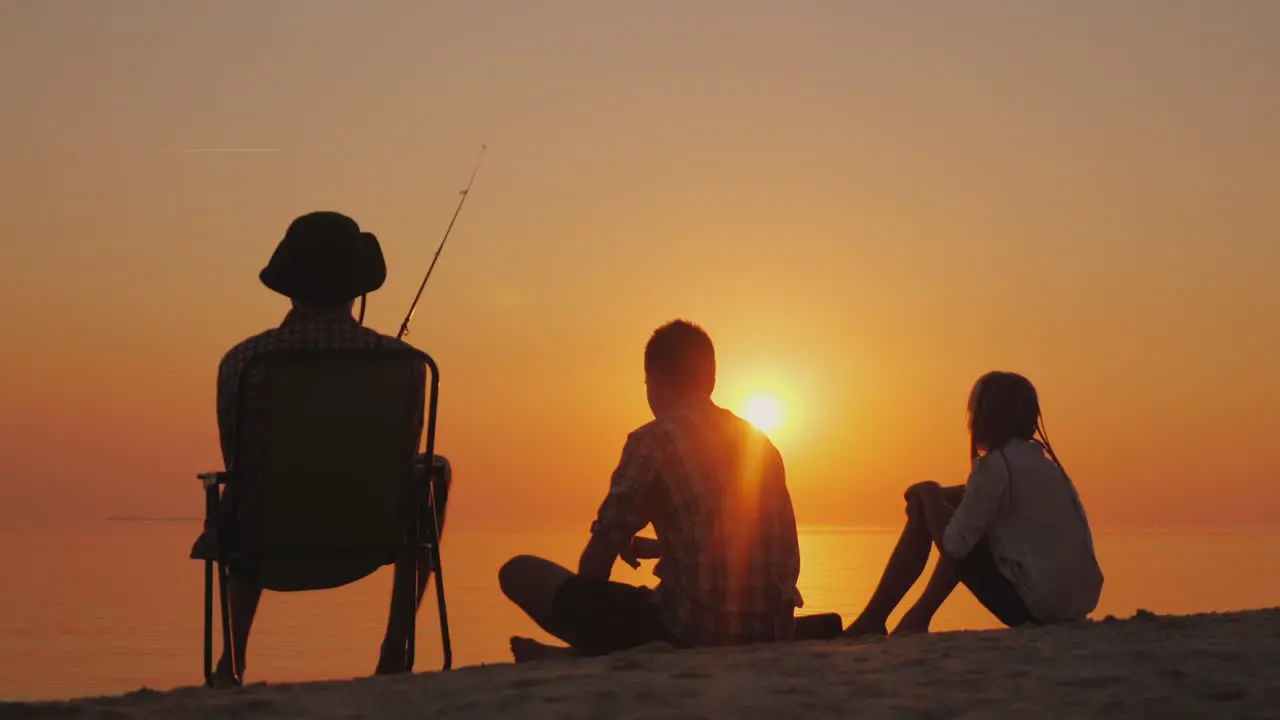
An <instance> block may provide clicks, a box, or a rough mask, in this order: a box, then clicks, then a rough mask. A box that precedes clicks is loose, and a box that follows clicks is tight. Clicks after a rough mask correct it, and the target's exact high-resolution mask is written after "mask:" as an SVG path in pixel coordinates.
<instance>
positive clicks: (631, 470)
mask: <svg viewBox="0 0 1280 720" xmlns="http://www.w3.org/2000/svg"><path fill="white" fill-rule="evenodd" d="M657 460H658V459H657V454H656V453H655V452H654V450H653V446H652V443H651V442H649V441H648V438H647V436H645V435H643V434H639V433H632V434H631V435H630V436H628V437H627V443H626V445H625V446H624V447H623V449H622V459H621V460H619V461H618V467H617V468H615V469H614V471H613V476H612V478H611V479H610V481H609V494H608V495H606V496H605V499H604V502H602V503H601V504H600V511H599V512H598V513H597V515H596V521H595V522H594V523H592V524H591V539H590V540H589V541H587V546H586V547H585V548H583V550H582V556H581V557H580V558H579V560H578V574H579V575H582V576H584V577H592V578H596V579H598V580H608V579H609V576H610V574H612V572H613V563H614V561H615V560H617V559H618V556H619V555H622V554H623V553H626V552H627V551H628V550H629V549H630V548H631V545H632V542H633V538H634V536H635V534H636V533H638V532H640V531H641V530H643V529H644V527H645V526H646V525H648V524H649V522H650V520H651V519H652V518H651V514H652V502H651V498H652V495H653V484H654V483H653V481H654V478H655V477H656V476H657V469H658V462H657Z"/></svg>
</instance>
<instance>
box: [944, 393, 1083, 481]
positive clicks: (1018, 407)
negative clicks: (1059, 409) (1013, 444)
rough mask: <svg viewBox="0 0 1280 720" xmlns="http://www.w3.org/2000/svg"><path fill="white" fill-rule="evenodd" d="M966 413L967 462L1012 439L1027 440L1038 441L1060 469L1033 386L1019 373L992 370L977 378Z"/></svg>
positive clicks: (994, 449)
mask: <svg viewBox="0 0 1280 720" xmlns="http://www.w3.org/2000/svg"><path fill="white" fill-rule="evenodd" d="M968 413H969V459H970V461H973V460H977V459H978V457H979V456H980V455H982V454H985V453H989V452H994V451H996V450H999V449H1000V448H1002V447H1004V446H1005V445H1006V444H1008V443H1009V442H1010V441H1011V440H1027V441H1033V442H1037V443H1039V444H1040V446H1041V447H1043V448H1044V450H1045V452H1046V453H1048V455H1049V458H1050V459H1051V460H1053V462H1054V464H1056V465H1057V466H1058V467H1059V468H1062V462H1061V461H1059V460H1058V456H1057V454H1056V453H1054V451H1053V445H1052V444H1050V443H1049V433H1048V432H1047V431H1046V430H1045V424H1044V415H1043V414H1042V413H1041V411H1040V398H1039V395H1038V394H1037V393H1036V388H1035V386H1034V385H1032V384H1031V381H1030V380H1028V379H1027V378H1025V377H1023V376H1022V375H1019V374H1017V373H1012V372H1003V371H993V372H989V373H987V374H986V375H983V376H982V377H980V378H978V381H977V382H975V383H974V384H973V390H972V391H970V393H969V408H968ZM1063 473H1064V474H1065V473H1066V470H1065V469H1063Z"/></svg>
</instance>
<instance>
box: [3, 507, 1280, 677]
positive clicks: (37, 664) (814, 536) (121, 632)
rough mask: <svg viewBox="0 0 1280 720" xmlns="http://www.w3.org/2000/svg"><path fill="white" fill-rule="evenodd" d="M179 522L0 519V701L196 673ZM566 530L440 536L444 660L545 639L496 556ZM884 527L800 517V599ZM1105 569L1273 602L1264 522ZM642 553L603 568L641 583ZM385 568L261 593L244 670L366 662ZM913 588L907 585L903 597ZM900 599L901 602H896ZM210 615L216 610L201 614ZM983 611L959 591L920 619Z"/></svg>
mask: <svg viewBox="0 0 1280 720" xmlns="http://www.w3.org/2000/svg"><path fill="white" fill-rule="evenodd" d="M198 527H199V526H198V523H195V522H106V521H104V522H100V523H90V524H89V525H81V526H79V527H78V528H76V529H74V530H68V529H56V530H55V529H45V530H41V531H38V532H32V531H31V530H23V531H19V530H16V529H13V528H6V529H0V549H2V550H3V552H0V578H3V581H2V582H3V587H4V589H3V590H2V591H0V699H6V700H15V699H52V698H68V697H76V696H84V695H98V694H114V693H120V692H126V691H130V690H136V689H137V688H139V687H143V686H146V687H150V688H155V689H165V688H172V687H176V686H182V685H194V684H199V683H200V682H201V667H202V666H201V656H200V652H201V632H202V592H203V579H204V573H203V566H202V564H201V563H198V562H196V561H192V560H188V559H186V553H187V550H188V549H189V547H190V541H191V539H192V537H194V534H195V533H196V532H197V529H198ZM583 540H584V538H583V537H582V534H581V533H580V532H579V533H574V532H565V533H539V534H517V533H511V534H499V533H483V534H481V533H471V534H469V533H467V532H466V531H465V529H464V528H451V529H450V534H449V535H448V536H447V538H446V541H445V546H444V569H445V590H446V593H447V599H448V607H449V615H450V628H451V632H452V635H453V640H454V658H455V663H454V664H455V667H458V666H464V665H475V664H480V663H496V662H507V661H508V651H507V639H508V637H509V636H510V635H512V634H522V635H529V636H533V637H539V638H542V639H549V638H546V637H545V636H544V635H542V634H541V633H540V632H539V631H538V630H537V628H536V627H535V626H534V625H533V624H532V623H531V622H530V621H528V620H527V619H525V618H524V617H523V616H522V615H521V614H520V613H519V612H518V611H517V610H516V609H515V608H514V607H513V606H512V605H511V604H510V603H508V602H507V601H506V600H505V598H503V597H502V595H501V593H500V592H499V590H498V586H497V579H496V573H497V570H498V567H499V566H500V565H501V564H502V562H503V561H504V560H506V559H507V558H508V557H510V556H511V555H513V554H515V553H520V552H527V553H534V554H538V555H542V556H544V557H549V558H551V559H554V560H557V561H559V562H562V563H564V564H566V565H570V566H572V564H573V563H574V562H575V561H576V557H577V553H578V552H579V551H580V550H581V545H582V542H583ZM895 540H896V534H895V533H893V532H889V531H877V530H857V529H849V528H815V527H808V528H802V532H801V553H802V571H801V576H800V589H801V592H802V593H803V594H804V597H805V601H806V607H805V609H804V611H803V612H828V611H835V612H839V613H840V614H841V615H843V616H844V619H845V622H846V623H847V622H849V621H850V620H851V619H852V618H853V617H854V615H856V613H857V612H858V610H859V609H860V608H861V605H862V603H863V602H865V601H866V599H867V597H868V596H869V595H870V593H871V590H872V589H873V587H874V585H875V583H876V580H877V579H878V577H879V573H880V570H881V569H882V568H883V565H884V562H885V560H886V558H887V557H888V553H889V550H890V549H891V548H892V546H893V543H894V542H895ZM1096 542H1097V546H1098V554H1099V558H1100V560H1101V563H1102V566H1103V571H1104V573H1105V574H1106V576H1107V581H1106V586H1105V588H1104V591H1103V596H1102V601H1101V603H1100V605H1099V608H1098V611H1097V612H1096V613H1095V617H1102V616H1104V615H1107V614H1113V615H1116V616H1120V617H1124V616H1128V615H1131V614H1133V612H1134V611H1135V610H1137V609H1139V608H1143V609H1147V610H1151V611H1152V612H1156V613H1191V612H1205V611H1228V610H1241V609H1252V608H1261V607H1274V606H1280V532H1270V531H1258V532H1162V533H1155V532H1131V533H1121V532H1113V533H1106V532H1099V533H1098V535H1097V538H1096ZM651 567H652V565H651V564H646V565H645V566H643V567H642V568H641V570H639V571H633V570H631V569H630V568H627V567H625V566H623V565H622V564H621V563H619V568H620V570H621V571H622V572H621V573H619V579H621V580H623V581H627V582H639V583H647V584H653V582H654V581H653V578H652V576H651V575H650V574H649V569H650V568H651ZM390 584H391V577H390V570H389V569H384V570H382V571H380V572H378V573H377V574H375V575H373V576H372V577H370V578H367V579H365V580H362V581H360V582H358V583H355V584H353V585H350V586H347V587H344V588H339V589H336V590H329V591H323V592H312V593H294V594H273V593H268V594H267V595H265V596H264V598H263V601H262V605H261V607H260V608H259V614H258V619H257V623H256V624H255V626H254V632H253V637H252V640H251V643H250V649H249V656H248V660H249V665H248V680H249V681H250V682H258V681H268V682H282V681H298V680H322V679H337V678H350V677H356V676H363V675H367V674H369V673H370V672H372V670H373V666H374V663H375V661H376V659H377V651H378V643H379V642H380V640H381V638H382V631H383V627H384V623H385V621H386V613H387V605H388V599H389V592H390ZM912 599H913V596H909V597H908V602H910V600H912ZM900 611H901V609H900ZM215 625H216V623H215ZM996 626H997V624H996V623H995V622H994V621H993V620H992V619H991V618H990V617H989V616H987V615H986V613H985V611H984V610H983V609H982V608H981V606H979V605H978V604H977V602H976V601H974V600H973V599H972V598H971V597H970V596H969V595H968V594H967V593H965V592H964V591H963V590H961V591H959V592H957V594H956V595H955V596H954V597H953V598H952V599H951V600H950V601H949V602H948V604H947V605H946V606H944V608H943V609H942V611H941V612H940V613H939V615H938V617H937V619H936V622H935V626H934V628H935V629H936V630H955V629H985V628H993V627H996ZM418 648H419V651H418V660H417V665H416V670H417V671H419V672H424V671H429V670H433V669H435V668H438V667H439V662H440V645H439V637H438V633H437V625H436V609H435V604H434V595H433V594H429V595H428V600H427V601H426V602H425V603H424V604H423V609H422V613H421V615H420V622H419V631H418Z"/></svg>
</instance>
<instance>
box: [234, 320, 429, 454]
mask: <svg viewBox="0 0 1280 720" xmlns="http://www.w3.org/2000/svg"><path fill="white" fill-rule="evenodd" d="M401 347H408V345H407V344H406V343H404V342H402V341H400V340H397V339H395V338H393V337H388V336H386V335H382V334H380V333H378V332H377V331H375V330H372V329H370V328H367V327H364V326H362V325H361V324H360V323H358V322H356V319H355V318H354V317H352V316H351V313H350V312H348V311H347V310H345V309H343V310H337V311H326V310H320V311H317V310H298V309H294V310H291V311H290V312H289V314H288V315H286V316H285V318H284V320H283V321H282V322H281V323H280V326H279V327H277V328H272V329H270V330H267V331H266V332H263V333H260V334H258V335H254V336H253V337H251V338H248V339H247V340H245V341H244V342H241V343H240V344H239V345H236V346H235V347H233V348H231V350H229V351H228V352H227V354H226V355H225V356H224V357H223V358H222V362H221V364H220V365H219V366H218V435H219V438H220V440H221V443H222V460H223V463H224V467H226V468H227V469H228V470H230V469H231V468H232V466H233V464H234V462H235V451H236V448H235V445H236V433H237V431H238V430H240V431H243V435H242V436H241V441H242V442H241V450H242V451H244V452H246V453H249V454H251V453H252V452H254V448H255V447H256V446H257V444H258V440H257V438H258V434H259V433H260V430H259V428H260V426H261V412H262V409H261V407H260V405H259V402H258V401H259V400H260V393H259V392H258V391H257V388H258V387H259V386H260V384H261V382H262V373H261V372H260V371H258V372H251V373H250V375H249V376H247V377H244V378H243V379H242V377H241V376H242V375H243V374H244V372H245V369H246V368H247V367H248V366H249V363H250V362H251V361H252V360H253V359H254V358H256V357H258V356H259V355H262V354H265V353H270V352H273V351H277V350H374V349H378V348H388V349H390V348H401ZM241 382H243V383H244V384H245V385H244V387H243V388H241V387H240V384H241ZM410 383H411V384H410V387H409V388H408V392H410V393H412V395H413V396H414V397H416V398H417V403H416V404H417V406H418V407H419V408H421V407H422V404H423V399H424V397H425V393H426V369H425V368H421V367H419V368H417V369H416V370H415V371H414V374H413V377H412V378H411V381H410ZM241 393H244V397H243V401H244V403H245V404H244V406H243V410H244V415H245V416H244V417H243V418H240V417H237V413H238V412H239V411H240V408H238V407H237V405H238V404H239V403H240V401H241ZM238 422H243V423H244V427H243V428H237V427H236V425H237V423H238ZM422 422H423V418H422V416H421V413H419V416H418V418H417V427H416V428H415V429H414V436H415V437H421V436H422Z"/></svg>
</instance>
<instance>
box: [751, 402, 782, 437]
mask: <svg viewBox="0 0 1280 720" xmlns="http://www.w3.org/2000/svg"><path fill="white" fill-rule="evenodd" d="M742 416H743V417H744V418H746V419H747V420H748V421H749V422H750V423H751V424H752V425H755V426H756V427H758V428H760V429H761V430H763V431H764V432H770V431H772V430H774V429H776V428H777V427H778V425H780V424H781V423H782V406H781V405H779V404H778V401H777V400H775V399H774V398H772V397H769V396H766V395H758V396H756V397H753V398H751V399H749V400H748V401H747V405H746V409H744V410H743V413H742Z"/></svg>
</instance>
